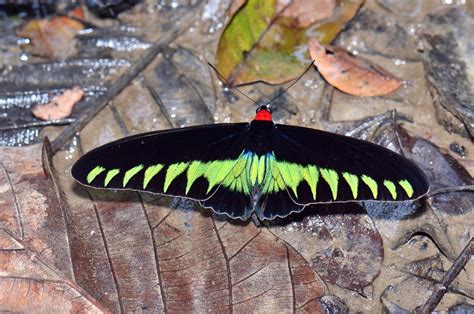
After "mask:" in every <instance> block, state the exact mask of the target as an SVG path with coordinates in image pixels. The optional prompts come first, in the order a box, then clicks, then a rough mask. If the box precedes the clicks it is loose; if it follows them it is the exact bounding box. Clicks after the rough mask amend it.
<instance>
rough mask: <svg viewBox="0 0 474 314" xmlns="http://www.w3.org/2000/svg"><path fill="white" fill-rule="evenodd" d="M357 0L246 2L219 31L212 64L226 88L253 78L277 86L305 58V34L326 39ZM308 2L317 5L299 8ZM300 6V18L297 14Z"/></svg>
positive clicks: (353, 10)
mask: <svg viewBox="0 0 474 314" xmlns="http://www.w3.org/2000/svg"><path fill="white" fill-rule="evenodd" d="M362 2H363V1H341V2H338V3H337V7H335V8H334V9H331V8H332V7H333V6H334V3H332V1H324V2H323V3H322V4H321V3H320V2H319V1H302V0H293V1H282V0H280V1H261V0H249V1H246V2H245V3H244V4H241V5H240V7H239V9H238V10H236V11H235V14H234V15H233V16H232V17H231V19H230V21H229V23H228V24H227V26H226V27H225V28H224V31H223V32H222V35H221V37H220V39H219V44H218V48H217V55H216V67H217V69H218V70H219V72H220V73H221V74H222V75H223V76H224V78H225V79H226V80H227V81H228V82H229V83H230V85H231V86H237V85H243V84H248V83H252V82H256V81H265V82H267V83H270V84H280V83H283V82H287V81H289V80H291V79H294V78H296V77H297V76H298V75H299V74H301V73H302V72H303V71H304V69H305V68H306V64H305V62H306V63H308V62H309V60H308V61H305V60H307V59H306V58H303V54H304V52H305V45H306V40H307V39H306V37H307V35H306V34H307V33H310V34H312V36H313V37H315V38H318V39H319V40H320V41H321V42H323V43H325V44H328V43H330V42H331V41H332V40H333V39H334V38H335V37H336V36H337V34H338V33H339V32H340V31H341V30H342V29H343V28H344V25H345V24H346V23H347V22H348V21H349V20H350V19H351V18H352V17H353V16H354V15H355V14H356V12H357V10H358V9H359V7H360V5H361V4H362ZM239 4H240V3H239ZM308 4H309V5H311V7H313V6H315V5H316V6H321V5H322V6H321V9H318V10H311V9H309V10H305V7H304V6H305V5H308ZM323 8H324V9H323ZM302 10H303V11H305V15H304V16H302V15H300V14H297V13H298V12H300V11H302ZM323 13H324V14H323ZM330 13H332V15H331V14H330ZM249 21H252V22H251V23H249Z"/></svg>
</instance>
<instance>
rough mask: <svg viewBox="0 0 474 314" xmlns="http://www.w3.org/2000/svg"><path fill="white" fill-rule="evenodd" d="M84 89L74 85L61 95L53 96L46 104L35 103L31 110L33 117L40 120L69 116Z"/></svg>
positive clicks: (82, 94)
mask: <svg viewBox="0 0 474 314" xmlns="http://www.w3.org/2000/svg"><path fill="white" fill-rule="evenodd" d="M83 96H84V91H83V90H82V89H81V88H80V87H78V86H75V87H73V88H72V89H68V90H66V91H64V93H62V94H61V95H58V96H55V97H53V100H52V101H51V102H50V103H48V104H46V105H36V106H35V107H33V109H32V112H33V114H34V115H35V117H37V118H39V119H42V120H59V119H64V118H67V117H69V115H70V114H71V112H72V109H73V107H74V105H75V104H76V103H77V102H78V101H79V100H81V99H82V97H83Z"/></svg>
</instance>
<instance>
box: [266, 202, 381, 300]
mask: <svg viewBox="0 0 474 314" xmlns="http://www.w3.org/2000/svg"><path fill="white" fill-rule="evenodd" d="M305 215H307V216H303V217H304V218H303V219H302V220H301V221H298V222H293V223H291V224H290V225H288V226H286V227H279V228H276V229H275V230H274V232H276V234H277V235H279V236H280V237H282V238H283V239H285V240H286V241H288V243H290V244H291V245H292V246H293V247H295V249H296V250H297V251H298V252H300V253H301V254H302V255H303V256H304V257H305V258H306V259H308V260H310V261H311V267H312V268H313V269H314V270H315V271H316V272H317V273H318V274H319V275H320V276H321V278H322V279H324V280H325V281H327V282H330V283H333V284H336V285H338V286H340V287H342V288H346V289H350V290H355V291H358V292H359V293H361V294H363V293H364V292H363V289H364V288H365V287H366V286H368V285H370V284H371V283H372V282H373V280H374V279H375V278H377V276H378V274H379V273H380V267H381V265H382V262H383V254H384V253H383V244H382V238H381V237H380V234H379V233H378V231H377V229H376V228H375V225H374V224H373V223H372V221H371V219H370V218H369V217H368V216H367V215H366V214H365V213H364V211H363V209H362V207H360V206H359V205H357V204H351V205H344V206H330V207H328V208H324V207H321V206H314V208H311V209H310V208H308V209H307V210H306V214H305ZM295 218H296V217H294V219H295Z"/></svg>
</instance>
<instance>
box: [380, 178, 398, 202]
mask: <svg viewBox="0 0 474 314" xmlns="http://www.w3.org/2000/svg"><path fill="white" fill-rule="evenodd" d="M383 185H385V187H386V188H387V190H388V191H389V192H390V195H391V196H392V198H393V199H394V200H396V199H397V187H396V186H395V183H393V182H392V181H389V180H384V181H383Z"/></svg>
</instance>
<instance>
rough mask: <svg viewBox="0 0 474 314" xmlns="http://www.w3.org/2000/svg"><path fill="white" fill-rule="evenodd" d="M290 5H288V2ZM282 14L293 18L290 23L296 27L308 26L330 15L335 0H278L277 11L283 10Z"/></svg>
mask: <svg viewBox="0 0 474 314" xmlns="http://www.w3.org/2000/svg"><path fill="white" fill-rule="evenodd" d="M290 2H291V5H289V6H288V4H290ZM286 6H288V7H287V8H286V9H285V10H284V11H283V12H282V16H284V17H289V18H292V19H294V22H293V23H292V25H293V26H294V27H298V28H304V27H308V26H310V25H311V24H313V23H315V22H317V21H321V20H324V19H325V18H328V17H330V16H331V15H332V12H333V11H334V8H335V7H336V1H335V0H293V1H291V0H279V1H278V2H277V11H278V12H279V11H281V10H283V9H284V8H285V7H286Z"/></svg>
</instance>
